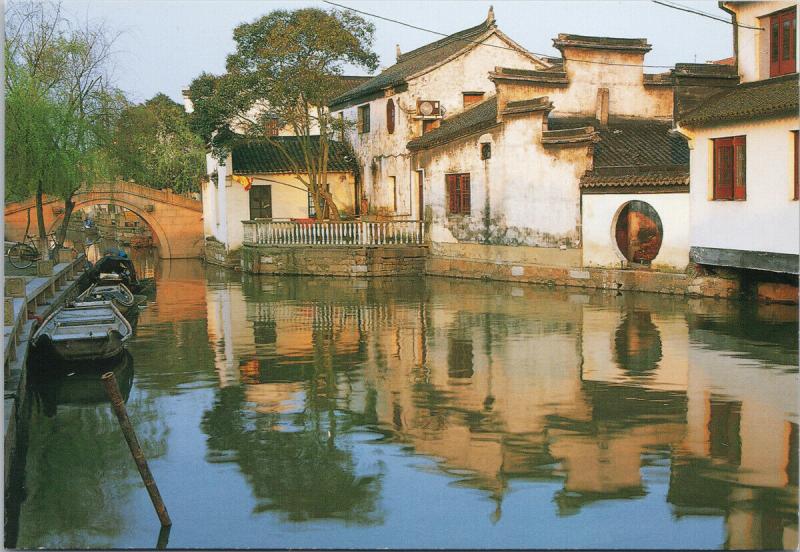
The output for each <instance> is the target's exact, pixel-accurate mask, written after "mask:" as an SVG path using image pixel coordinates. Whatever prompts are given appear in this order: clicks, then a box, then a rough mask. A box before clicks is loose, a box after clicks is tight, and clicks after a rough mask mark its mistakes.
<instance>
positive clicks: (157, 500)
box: [101, 372, 172, 527]
mask: <svg viewBox="0 0 800 552" xmlns="http://www.w3.org/2000/svg"><path fill="white" fill-rule="evenodd" d="M101 379H102V380H103V385H104V386H105V388H106V393H107V394H108V398H109V399H111V406H112V407H113V408H114V414H116V415H117V420H119V425H120V427H121V428H122V434H123V435H124V436H125V440H126V441H127V442H128V448H130V449H131V454H132V455H133V460H134V462H136V467H137V468H139V475H141V476H142V481H143V482H144V486H145V488H146V489H147V494H149V495H150V500H152V501H153V506H154V507H155V509H156V514H157V515H158V519H159V521H161V525H162V527H169V526H170V525H172V520H170V519H169V514H168V513H167V507H166V506H165V505H164V501H163V500H162V499H161V493H159V492H158V487H157V486H156V480H155V479H153V474H152V473H150V468H149V467H148V465H147V459H145V457H144V453H143V452H142V448H141V447H140V446H139V441H138V440H137V439H136V432H135V431H134V430H133V425H131V421H130V419H129V418H128V412H127V410H126V409H125V402H124V401H123V400H122V395H121V394H120V392H119V386H118V385H117V378H115V377H114V373H113V372H106V373H105V374H103V377H102V378H101Z"/></svg>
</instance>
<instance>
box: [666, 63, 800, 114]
mask: <svg viewBox="0 0 800 552" xmlns="http://www.w3.org/2000/svg"><path fill="white" fill-rule="evenodd" d="M718 67H725V66H724V65H721V66H718ZM797 78H798V77H797V73H793V74H791V75H784V76H782V77H775V78H772V79H766V80H762V81H756V82H748V83H745V84H740V85H738V86H736V87H734V88H732V89H731V90H730V91H726V92H724V93H722V94H718V95H717V96H714V97H712V98H711V99H709V100H708V101H707V102H705V103H704V104H702V105H700V107H698V108H697V109H695V110H693V111H691V112H689V113H688V114H687V115H685V116H684V117H683V118H682V119H681V120H680V121H679V122H680V123H681V124H683V125H687V126H694V125H709V124H710V125H713V124H714V123H717V122H721V121H734V120H741V119H749V118H758V117H769V116H774V115H783V114H787V115H788V114H795V115H796V114H797V109H798V80H797Z"/></svg>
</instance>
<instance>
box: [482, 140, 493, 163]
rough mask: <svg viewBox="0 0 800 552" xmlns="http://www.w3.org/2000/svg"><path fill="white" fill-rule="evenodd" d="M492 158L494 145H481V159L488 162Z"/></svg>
mask: <svg viewBox="0 0 800 552" xmlns="http://www.w3.org/2000/svg"><path fill="white" fill-rule="evenodd" d="M491 158H492V145H491V144H489V143H486V144H481V159H482V160H484V161H485V160H487V159H491Z"/></svg>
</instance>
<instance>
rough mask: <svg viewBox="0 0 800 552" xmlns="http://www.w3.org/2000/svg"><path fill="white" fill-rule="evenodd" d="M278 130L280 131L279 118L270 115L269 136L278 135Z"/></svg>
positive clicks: (268, 121)
mask: <svg viewBox="0 0 800 552" xmlns="http://www.w3.org/2000/svg"><path fill="white" fill-rule="evenodd" d="M278 131H280V126H279V125H278V119H277V118H276V117H270V118H269V119H267V136H277V135H278Z"/></svg>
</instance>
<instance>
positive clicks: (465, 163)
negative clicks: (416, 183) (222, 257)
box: [415, 112, 590, 247]
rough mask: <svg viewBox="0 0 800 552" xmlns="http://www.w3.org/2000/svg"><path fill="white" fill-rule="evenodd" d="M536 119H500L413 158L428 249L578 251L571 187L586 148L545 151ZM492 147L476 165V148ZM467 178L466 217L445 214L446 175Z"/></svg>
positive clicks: (576, 195)
mask: <svg viewBox="0 0 800 552" xmlns="http://www.w3.org/2000/svg"><path fill="white" fill-rule="evenodd" d="M542 116H543V112H539V113H536V114H533V115H528V116H514V117H507V118H506V120H505V122H504V124H503V126H502V127H500V128H498V129H496V130H494V131H493V132H492V133H491V134H487V135H483V136H479V135H477V134H476V135H472V136H470V137H466V138H464V139H460V140H459V141H457V142H452V143H450V144H445V145H442V146H439V147H437V148H431V149H430V150H427V151H424V152H419V153H418V154H417V156H416V157H415V160H416V161H417V163H418V165H419V166H420V167H421V168H423V169H424V171H425V203H426V206H427V207H429V208H430V212H431V229H430V238H431V241H434V242H445V243H448V242H449V243H454V242H457V241H458V242H479V243H487V244H492V245H525V246H533V247H559V246H561V245H565V246H567V247H577V246H579V245H580V244H579V239H580V231H579V227H578V225H579V222H580V191H579V188H578V181H579V179H580V176H581V175H582V174H583V172H584V171H585V170H586V168H587V166H588V163H589V161H590V157H589V154H588V148H587V147H586V146H583V147H571V148H558V149H545V148H544V147H543V146H542V145H541V134H542ZM487 141H490V142H491V143H492V156H491V159H488V160H481V159H480V143H481V142H487ZM449 173H469V174H470V188H471V201H470V204H471V205H470V206H471V213H470V214H469V216H466V215H449V214H448V212H447V193H446V188H447V187H446V176H445V175H447V174H449Z"/></svg>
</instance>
